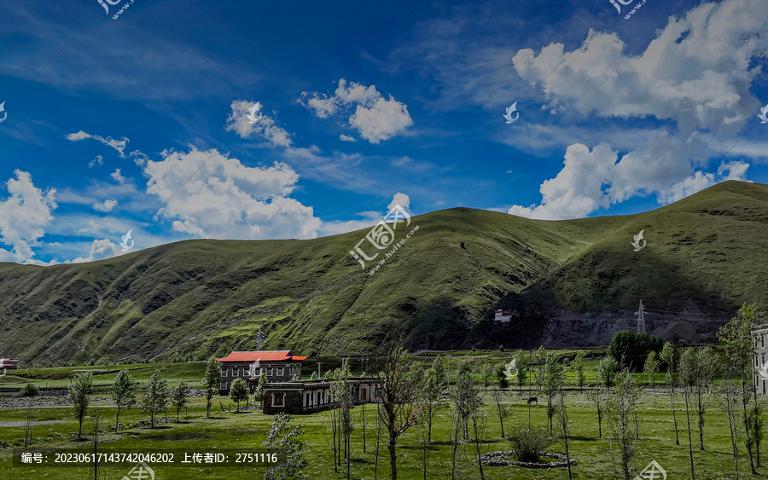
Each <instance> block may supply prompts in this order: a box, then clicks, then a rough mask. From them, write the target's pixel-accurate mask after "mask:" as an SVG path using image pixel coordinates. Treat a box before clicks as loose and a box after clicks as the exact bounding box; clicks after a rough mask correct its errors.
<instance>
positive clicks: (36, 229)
mask: <svg viewBox="0 0 768 480" xmlns="http://www.w3.org/2000/svg"><path fill="white" fill-rule="evenodd" d="M14 174H15V176H16V178H11V179H9V180H8V181H7V182H6V188H7V189H8V193H9V194H10V196H9V197H8V198H6V199H5V200H0V242H2V243H4V244H6V245H9V246H11V248H12V252H9V251H7V250H4V249H2V248H0V258H3V259H5V260H11V259H13V261H17V262H21V263H26V262H31V261H34V260H33V257H34V252H33V251H32V247H33V246H34V245H35V243H36V242H37V241H38V239H39V238H40V237H42V236H43V235H45V227H46V226H47V225H48V224H49V223H50V222H51V220H53V210H55V209H56V207H57V205H56V190H55V189H49V190H46V191H43V190H41V189H39V188H37V187H35V185H34V183H33V182H32V176H31V175H30V174H29V173H28V172H25V171H22V170H15V171H14Z"/></svg>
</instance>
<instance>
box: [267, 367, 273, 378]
mask: <svg viewBox="0 0 768 480" xmlns="http://www.w3.org/2000/svg"><path fill="white" fill-rule="evenodd" d="M274 372H275V371H274V369H273V368H272V367H269V370H267V376H269V377H271V376H273V375H274V374H275V373H274Z"/></svg>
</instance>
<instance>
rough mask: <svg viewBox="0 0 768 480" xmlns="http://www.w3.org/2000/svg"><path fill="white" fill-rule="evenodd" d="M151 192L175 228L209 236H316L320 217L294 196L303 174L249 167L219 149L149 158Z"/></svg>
mask: <svg viewBox="0 0 768 480" xmlns="http://www.w3.org/2000/svg"><path fill="white" fill-rule="evenodd" d="M144 173H145V174H146V176H147V177H148V182H147V192H148V193H150V194H152V195H155V196H157V197H158V198H159V199H160V200H161V201H162V202H163V205H164V206H163V207H162V208H161V209H160V211H158V216H159V217H161V218H167V219H169V220H171V221H172V226H173V229H174V230H176V231H178V232H183V233H186V234H189V235H192V236H195V237H208V238H237V239H264V238H313V237H315V236H316V235H317V230H318V228H319V227H320V220H319V219H318V218H316V217H315V216H314V213H313V210H312V207H309V206H306V205H302V204H301V203H300V202H299V201H297V200H295V199H293V198H290V194H291V193H292V192H293V190H294V189H295V187H296V183H297V181H298V178H299V177H298V174H296V172H295V171H294V170H293V169H292V168H291V167H289V166H288V165H287V164H284V163H275V164H274V165H272V166H270V167H249V166H246V165H244V164H243V163H242V162H241V161H240V160H238V159H236V158H231V157H228V156H225V155H222V154H221V153H219V152H218V151H217V150H215V149H212V150H205V151H202V150H196V149H194V148H193V149H192V150H191V151H189V152H186V153H184V152H166V153H165V155H164V158H163V160H161V161H149V162H147V165H146V167H145V170H144Z"/></svg>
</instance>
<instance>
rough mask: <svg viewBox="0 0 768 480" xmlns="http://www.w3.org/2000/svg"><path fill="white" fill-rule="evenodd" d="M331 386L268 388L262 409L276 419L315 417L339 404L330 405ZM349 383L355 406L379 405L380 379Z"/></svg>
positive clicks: (317, 383) (315, 383)
mask: <svg viewBox="0 0 768 480" xmlns="http://www.w3.org/2000/svg"><path fill="white" fill-rule="evenodd" d="M331 383H332V382H329V381H325V380H318V381H308V382H290V383H275V384H268V385H267V388H266V389H265V392H264V401H263V402H262V409H263V411H264V413H266V414H269V415H274V414H276V413H293V414H303V413H312V412H317V411H320V410H325V409H327V408H333V407H335V406H336V405H337V403H334V402H331ZM350 383H351V384H352V388H353V395H354V398H355V404H356V405H359V404H362V403H373V402H378V395H377V389H378V386H379V385H380V383H381V381H380V380H379V379H376V378H355V379H351V380H350Z"/></svg>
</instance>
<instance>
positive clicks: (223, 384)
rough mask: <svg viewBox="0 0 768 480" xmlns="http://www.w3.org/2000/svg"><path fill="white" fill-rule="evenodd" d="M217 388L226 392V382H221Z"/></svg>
mask: <svg viewBox="0 0 768 480" xmlns="http://www.w3.org/2000/svg"><path fill="white" fill-rule="evenodd" d="M219 387H220V388H221V389H222V390H226V389H227V382H221V385H219Z"/></svg>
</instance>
